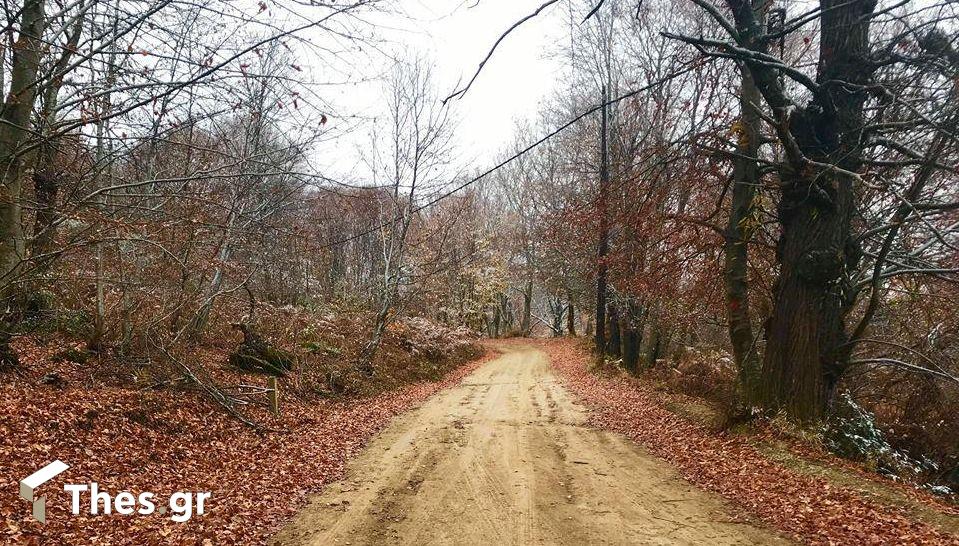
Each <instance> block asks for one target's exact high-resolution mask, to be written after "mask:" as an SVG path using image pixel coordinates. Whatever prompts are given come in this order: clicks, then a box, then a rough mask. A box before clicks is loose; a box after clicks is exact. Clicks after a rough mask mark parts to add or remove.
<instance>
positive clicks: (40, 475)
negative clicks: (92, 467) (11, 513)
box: [20, 459, 70, 523]
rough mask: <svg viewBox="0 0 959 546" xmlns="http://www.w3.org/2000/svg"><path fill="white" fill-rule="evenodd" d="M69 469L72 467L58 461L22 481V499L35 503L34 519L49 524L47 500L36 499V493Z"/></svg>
mask: <svg viewBox="0 0 959 546" xmlns="http://www.w3.org/2000/svg"><path fill="white" fill-rule="evenodd" d="M68 468H70V467H69V466H68V465H67V463H65V462H63V461H61V460H59V459H57V460H56V461H53V462H52V463H50V464H48V465H47V466H45V467H43V468H41V469H40V470H37V471H36V472H34V473H33V474H30V475H29V476H27V477H26V478H24V479H22V480H20V497H21V498H22V499H23V500H25V501H28V502H32V503H33V517H35V518H36V519H37V521H39V522H40V523H46V522H47V498H46V497H45V496H44V497H40V498H34V497H33V493H34V491H36V490H37V488H38V487H40V486H41V485H43V484H45V483H47V482H48V481H50V480H52V479H53V478H55V477H56V476H57V475H58V474H60V473H61V472H63V471H64V470H66V469H68Z"/></svg>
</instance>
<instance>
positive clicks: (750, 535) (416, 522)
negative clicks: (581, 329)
mask: <svg viewBox="0 0 959 546" xmlns="http://www.w3.org/2000/svg"><path fill="white" fill-rule="evenodd" d="M502 350H503V351H504V353H503V355H502V356H500V357H499V358H496V359H494V360H492V361H490V362H489V363H487V364H486V365H484V366H483V367H481V368H480V369H478V370H477V371H475V372H474V373H473V374H471V375H470V376H468V377H466V378H465V379H464V380H463V382H462V383H461V384H459V385H457V386H455V387H453V388H451V389H449V390H446V391H443V392H441V393H439V394H437V395H435V396H433V397H432V398H430V399H429V400H427V401H426V402H425V403H424V404H423V405H422V406H420V407H419V408H417V409H415V410H413V411H411V412H409V413H407V414H405V415H402V416H400V417H398V418H396V419H395V420H394V421H393V422H392V423H391V424H390V426H389V427H387V428H386V429H385V430H384V431H383V432H382V433H380V434H379V435H378V436H377V437H376V438H374V439H373V441H372V442H371V443H370V444H369V445H368V446H367V447H366V448H365V449H364V450H363V451H362V452H361V453H360V454H359V455H358V456H357V457H356V458H355V459H353V460H352V461H351V462H350V464H349V466H348V468H347V474H346V478H345V479H344V480H342V481H340V482H336V483H333V484H330V485H329V486H327V487H326V488H325V489H324V491H323V492H322V493H321V494H319V495H316V496H315V497H313V498H312V499H311V501H310V503H309V504H308V505H307V506H306V507H305V508H303V509H302V510H301V511H300V512H299V513H298V514H297V515H296V516H295V518H294V519H293V521H291V522H290V523H289V524H288V525H287V526H286V527H285V528H284V529H282V530H281V531H280V533H279V534H277V535H276V536H275V537H274V538H273V539H272V541H271V543H272V544H277V545H284V546H286V545H310V544H316V545H321V544H322V545H328V544H351V545H360V544H517V545H519V544H711V545H721V544H780V543H782V544H785V543H786V542H785V541H783V540H782V539H781V538H779V537H777V536H776V535H775V534H773V533H772V532H770V531H766V530H763V529H760V528H757V527H753V526H751V525H748V524H743V523H736V522H734V521H732V519H731V516H730V514H729V511H728V508H727V506H726V505H724V503H723V501H722V500H720V499H719V498H718V497H717V496H716V495H713V494H710V493H706V492H704V491H702V490H699V489H697V488H695V487H694V486H692V485H690V484H689V483H688V482H686V481H684V480H683V479H682V478H680V477H679V476H678V474H677V473H676V472H675V470H673V469H672V468H671V467H670V466H669V465H668V464H667V463H665V462H663V461H661V460H659V459H656V458H654V457H653V456H651V455H649V454H648V453H646V452H645V451H644V450H643V449H642V448H641V447H639V446H638V445H636V444H635V443H633V442H631V441H630V440H628V439H627V438H625V437H623V436H620V435H618V434H614V433H611V432H606V431H601V430H597V429H593V428H590V427H588V426H587V425H586V424H585V423H586V414H585V410H584V409H583V408H582V407H580V406H579V405H577V404H576V403H575V402H574V401H573V400H571V399H570V397H569V395H568V394H567V392H566V390H565V389H564V388H563V387H562V385H560V384H559V383H558V382H557V380H556V378H555V376H554V375H553V373H552V371H551V370H550V368H549V363H548V361H547V358H546V356H545V355H544V354H543V353H542V352H541V351H538V350H536V349H535V348H532V347H516V346H509V347H503V349H502Z"/></svg>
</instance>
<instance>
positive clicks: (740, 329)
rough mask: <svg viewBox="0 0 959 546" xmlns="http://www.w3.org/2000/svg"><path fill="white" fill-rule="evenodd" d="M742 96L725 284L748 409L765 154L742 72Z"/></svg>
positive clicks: (753, 385) (753, 386)
mask: <svg viewBox="0 0 959 546" xmlns="http://www.w3.org/2000/svg"><path fill="white" fill-rule="evenodd" d="M742 72H743V73H742V89H741V90H740V94H739V108H740V112H741V115H740V120H739V122H738V124H737V133H738V137H739V138H738V142H737V144H736V154H737V157H735V158H734V159H733V188H732V203H731V206H730V210H729V222H728V223H727V225H726V233H725V240H724V245H723V246H724V248H723V250H724V254H725V264H724V267H723V281H724V285H725V289H726V319H727V322H728V327H729V341H730V343H731V344H732V349H733V359H734V361H735V363H736V369H737V370H738V372H739V382H740V385H741V387H742V390H743V395H744V397H745V400H746V403H747V405H750V406H752V405H753V404H754V403H755V402H756V397H757V392H758V386H757V385H758V381H759V357H758V353H757V351H756V346H755V341H756V340H755V338H754V337H753V327H752V320H751V318H750V313H749V280H748V276H749V270H748V268H749V246H748V245H749V242H750V241H751V239H752V234H753V231H754V230H755V228H756V227H757V225H758V223H759V221H760V220H759V219H758V218H756V217H755V210H756V207H755V205H754V202H755V198H756V192H757V189H758V187H759V174H758V172H757V164H756V160H754V159H751V158H755V157H757V156H758V154H759V139H760V129H761V127H760V123H761V118H760V116H759V112H757V111H756V108H758V106H756V105H759V104H760V100H761V98H762V97H761V96H760V94H759V89H758V88H757V87H756V84H755V82H753V78H752V75H751V74H750V73H749V70H748V69H745V68H743V71H742Z"/></svg>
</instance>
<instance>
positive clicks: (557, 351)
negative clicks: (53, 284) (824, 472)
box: [544, 340, 959, 545]
mask: <svg viewBox="0 0 959 546" xmlns="http://www.w3.org/2000/svg"><path fill="white" fill-rule="evenodd" d="M544 348H545V349H546V351H547V352H548V353H549V356H550V360H551V363H552V366H553V368H554V369H555V370H556V371H557V372H558V374H559V376H560V378H561V379H562V381H563V383H564V384H565V386H566V387H567V388H568V389H569V390H570V391H572V392H573V393H574V394H576V395H577V396H578V397H579V398H580V400H581V402H583V403H584V404H585V405H587V406H588V407H589V408H591V409H592V410H593V411H594V412H595V413H594V414H593V415H592V417H591V421H592V423H593V424H595V425H596V426H599V427H601V428H605V429H608V430H612V431H615V432H619V433H621V434H624V435H626V436H628V437H629V438H631V439H633V440H635V441H637V442H639V443H642V444H643V445H644V446H646V447H647V448H648V449H649V450H650V451H651V452H653V453H654V454H656V455H657V456H659V457H661V458H663V459H665V460H667V461H669V462H670V463H671V464H673V465H674V466H676V467H677V468H678V469H679V471H680V473H682V475H683V476H684V477H685V478H686V479H688V480H689V481H691V482H693V483H695V484H696V485H698V486H699V487H702V488H703V489H707V490H711V491H715V492H717V493H719V494H720V495H722V496H723V497H725V498H726V499H728V500H730V501H732V502H734V503H736V504H738V505H739V506H742V507H744V508H746V509H748V511H749V512H750V513H752V514H753V515H755V516H757V517H758V518H759V519H761V520H762V521H763V522H765V523H767V524H769V525H771V526H773V527H775V528H777V529H780V530H781V531H783V532H785V533H787V534H789V535H791V536H793V537H795V538H797V539H799V540H801V541H803V542H807V543H810V544H877V545H878V544H959V537H957V536H955V535H947V534H944V533H942V532H939V531H937V530H936V529H934V528H932V527H931V526H929V525H926V524H924V523H920V522H917V521H914V520H912V519H910V518H908V517H907V516H906V515H905V514H904V513H903V512H902V511H901V510H897V509H893V508H890V507H887V506H883V505H880V504H877V503H874V502H871V501H869V500H867V499H866V498H864V497H863V496H862V495H861V494H859V493H858V492H855V491H851V490H848V489H844V488H839V487H834V486H830V484H829V483H827V482H826V481H825V480H822V479H819V478H815V477H811V476H807V475H802V474H798V473H796V472H793V471H791V470H789V469H787V468H784V467H783V466H781V465H779V464H777V463H774V462H772V461H770V460H769V459H767V458H765V457H764V456H763V455H762V454H760V453H759V452H757V451H756V449H755V448H754V447H753V446H752V445H750V444H749V442H748V441H747V440H746V439H745V438H744V437H742V436H731V435H725V434H717V433H711V432H709V431H708V430H706V429H705V428H703V427H701V426H699V425H695V424H693V423H691V422H689V421H687V420H685V419H683V418H681V417H679V416H677V415H675V414H673V413H672V412H670V411H668V410H667V409H666V408H665V407H663V406H662V405H660V404H659V403H658V402H657V398H656V395H655V394H654V393H652V392H651V391H649V390H647V389H646V388H645V387H644V386H642V385H641V384H639V383H637V382H635V381H633V380H631V379H630V378H627V377H625V376H614V377H601V376H599V375H596V374H593V373H591V372H590V371H589V370H588V364H587V363H588V362H590V361H591V359H590V358H589V356H588V355H587V354H586V353H585V352H583V351H582V350H580V349H579V348H578V347H576V345H575V344H573V343H572V342H569V341H566V340H561V341H554V342H549V343H547V344H545V347H544Z"/></svg>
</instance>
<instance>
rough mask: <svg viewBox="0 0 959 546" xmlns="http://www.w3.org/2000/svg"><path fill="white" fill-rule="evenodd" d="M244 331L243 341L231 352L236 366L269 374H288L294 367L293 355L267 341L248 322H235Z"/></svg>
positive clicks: (231, 358) (232, 361) (235, 325)
mask: <svg viewBox="0 0 959 546" xmlns="http://www.w3.org/2000/svg"><path fill="white" fill-rule="evenodd" d="M233 327H234V328H236V329H237V330H239V331H241V332H243V342H242V343H240V346H239V347H237V348H236V350H235V351H233V353H231V354H230V360H229V362H230V365H231V366H233V367H234V368H237V369H240V370H244V371H248V372H255V373H265V374H269V375H279V376H283V375H286V374H287V372H289V371H290V370H291V369H293V355H291V354H290V353H288V352H286V351H283V350H280V349H277V348H276V347H273V346H272V345H270V344H269V343H267V342H266V341H265V340H264V339H263V338H262V337H260V335H259V334H257V333H256V332H255V331H253V329H252V328H251V327H250V326H249V325H247V324H234V325H233Z"/></svg>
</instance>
